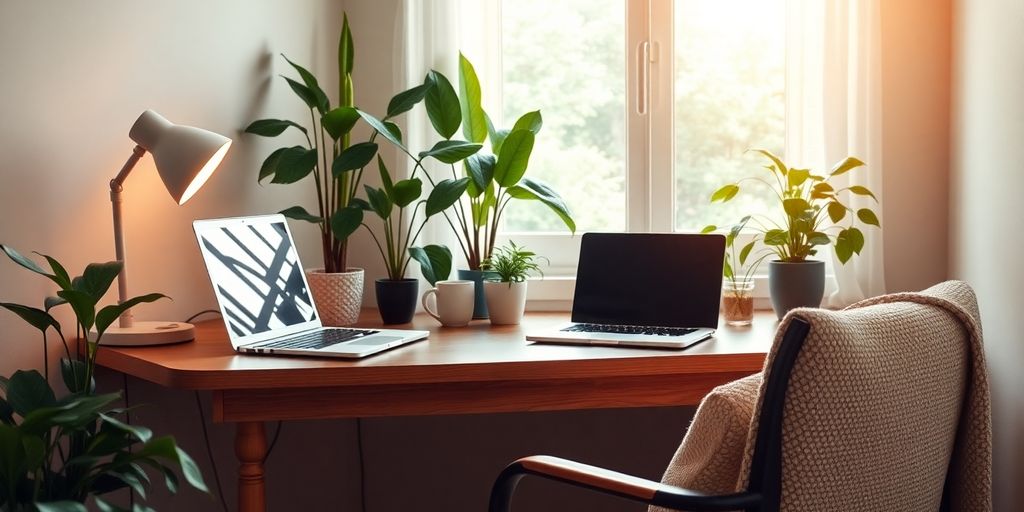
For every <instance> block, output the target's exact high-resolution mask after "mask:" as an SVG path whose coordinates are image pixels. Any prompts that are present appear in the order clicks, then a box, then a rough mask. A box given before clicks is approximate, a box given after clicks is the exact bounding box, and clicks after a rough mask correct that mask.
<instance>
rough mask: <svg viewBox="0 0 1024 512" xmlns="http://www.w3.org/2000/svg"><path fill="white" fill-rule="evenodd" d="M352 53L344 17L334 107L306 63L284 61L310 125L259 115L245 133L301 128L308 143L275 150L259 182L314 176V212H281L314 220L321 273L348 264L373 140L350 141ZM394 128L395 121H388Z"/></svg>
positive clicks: (342, 268) (270, 133) (284, 181)
mask: <svg viewBox="0 0 1024 512" xmlns="http://www.w3.org/2000/svg"><path fill="white" fill-rule="evenodd" d="M353 59H354V51H353V46H352V32H351V30H350V29H349V25H348V17H347V16H346V17H345V19H344V21H343V23H342V29H341V38H340V41H339V43H338V75H339V91H338V106H336V107H332V106H331V102H330V99H329V98H328V97H327V94H326V93H325V92H324V91H323V89H321V87H320V84H319V81H318V80H317V79H316V77H315V76H314V75H313V74H312V73H310V72H309V71H308V70H307V69H305V68H304V67H302V66H300V65H298V64H296V63H294V62H292V61H291V60H288V58H287V57H285V60H286V61H287V62H288V64H290V65H291V66H292V67H293V68H294V69H295V71H296V72H297V73H298V75H299V78H300V79H301V82H299V81H296V80H293V79H291V78H288V77H283V78H284V79H285V81H286V82H287V83H288V86H289V87H290V88H291V90H292V91H293V92H294V93H295V94H296V95H297V96H298V97H299V99H301V100H302V102H303V103H305V105H306V107H307V108H309V121H310V125H309V128H306V127H305V126H303V125H301V124H300V123H297V122H295V121H291V120H287V119H260V120H258V121H254V122H252V123H251V124H250V125H249V126H248V127H247V128H246V129H245V131H246V132H247V133H252V134H255V135H261V136H264V137H277V136H278V135H281V134H282V133H284V132H285V131H286V130H288V129H289V128H293V129H295V130H298V131H300V132H302V134H303V135H304V136H305V139H306V145H304V146H303V145H296V146H288V147H283V148H279V149H277V150H275V151H274V152H273V153H271V154H270V156H268V157H267V158H266V160H265V161H264V162H263V165H262V166H261V167H260V173H259V181H261V182H262V181H263V180H264V179H267V178H270V182H271V183H280V184H289V183H295V182H298V181H300V180H302V179H304V178H306V177H307V176H310V175H312V176H313V182H314V186H315V187H316V198H317V210H316V212H313V213H310V212H309V211H307V210H306V209H305V208H303V207H301V206H293V207H291V208H287V209H285V210H283V211H282V212H281V213H282V214H284V215H285V216H286V217H289V218H292V219H296V220H303V221H307V222H312V223H315V224H318V225H319V227H320V238H321V244H322V248H323V259H324V271H325V272H344V271H345V270H346V269H347V268H348V267H347V243H348V238H349V236H350V235H351V234H352V233H353V232H355V230H356V229H358V228H359V225H360V223H361V222H362V218H363V210H362V209H361V208H359V206H358V205H355V204H353V199H354V198H355V196H356V193H357V192H358V188H359V183H360V181H361V179H362V169H363V168H364V167H365V166H366V164H367V163H369V162H370V161H372V160H373V157H374V155H375V154H376V152H377V144H376V143H374V142H372V141H370V142H365V143H361V144H351V141H350V138H351V131H352V128H353V127H354V126H355V124H356V122H358V120H359V114H358V113H357V111H356V109H355V99H354V91H353V87H352V68H353ZM390 126H391V127H394V128H395V129H396V130H397V127H395V126H394V125H393V124H391V125H390Z"/></svg>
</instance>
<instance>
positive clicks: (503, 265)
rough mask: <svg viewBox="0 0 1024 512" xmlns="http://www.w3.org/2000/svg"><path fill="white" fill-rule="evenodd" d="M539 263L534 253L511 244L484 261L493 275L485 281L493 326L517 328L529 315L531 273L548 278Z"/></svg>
mask: <svg viewBox="0 0 1024 512" xmlns="http://www.w3.org/2000/svg"><path fill="white" fill-rule="evenodd" d="M538 259H540V258H539V257H538V256H537V255H536V254H534V253H533V252H531V251H527V250H525V249H524V248H522V247H519V246H518V245H516V244H515V242H511V241H510V242H509V243H508V245H506V246H503V247H499V248H497V249H496V250H495V251H494V254H493V255H492V256H491V257H490V258H487V259H486V260H484V262H483V268H485V269H487V270H489V271H491V272H492V273H493V274H492V275H491V276H490V277H488V279H487V281H484V294H485V296H486V298H487V310H488V311H489V312H490V318H491V324H493V325H515V324H518V323H519V322H520V321H522V319H523V312H524V311H526V278H527V277H529V275H530V273H531V272H536V273H538V274H540V275H541V276H543V275H544V273H543V272H541V270H540V266H538V265H537V260H538Z"/></svg>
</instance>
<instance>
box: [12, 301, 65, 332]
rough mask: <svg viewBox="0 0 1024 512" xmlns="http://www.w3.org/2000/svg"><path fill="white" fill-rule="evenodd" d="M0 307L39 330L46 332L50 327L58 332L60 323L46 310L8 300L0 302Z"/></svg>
mask: <svg viewBox="0 0 1024 512" xmlns="http://www.w3.org/2000/svg"><path fill="white" fill-rule="evenodd" d="M0 307H2V308H4V309H6V310H8V311H10V312H11V313H14V314H15V315H18V316H19V317H21V319H22V320H24V321H26V322H28V324H29V325H31V326H32V327H35V328H36V329H39V332H46V330H47V329H49V328H50V327H53V328H54V329H55V330H56V331H57V332H60V324H59V323H58V322H57V320H56V319H54V318H53V317H52V316H50V314H49V313H47V312H46V311H43V310H41V309H36V308H32V307H29V306H22V305H21V304H13V303H10V302H0Z"/></svg>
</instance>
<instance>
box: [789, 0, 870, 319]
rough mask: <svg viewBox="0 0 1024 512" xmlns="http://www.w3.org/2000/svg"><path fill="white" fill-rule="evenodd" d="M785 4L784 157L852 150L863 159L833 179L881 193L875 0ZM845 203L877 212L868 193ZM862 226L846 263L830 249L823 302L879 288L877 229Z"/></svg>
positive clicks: (798, 161)
mask: <svg viewBox="0 0 1024 512" xmlns="http://www.w3.org/2000/svg"><path fill="white" fill-rule="evenodd" d="M786 9H787V13H786V14H787V17H786V19H787V27H786V31H787V32H786V33H787V40H786V52H787V55H786V103H787V104H786V157H787V159H788V160H789V161H790V162H791V163H792V164H793V165H798V166H801V167H808V168H811V169H815V170H828V169H829V168H831V166H832V165H834V164H835V163H836V162H839V161H841V160H843V159H844V158H846V157H847V156H856V157H857V158H860V159H861V160H863V161H864V162H865V163H866V164H867V165H866V166H865V167H862V168H859V169H856V170H855V171H852V172H850V173H847V174H845V175H842V176H839V177H837V178H836V179H835V185H836V186H837V188H840V187H844V186H849V185H852V184H857V185H863V186H866V187H868V188H869V189H871V190H872V191H873V192H874V193H875V195H876V196H877V197H878V198H879V200H881V198H882V192H883V191H882V132H881V130H882V123H881V121H882V119H881V117H882V116H881V114H882V112H881V108H882V107H881V106H882V101H881V46H880V30H879V29H880V27H879V24H880V19H879V0H828V1H821V0H789V1H788V2H787V5H786ZM847 204H848V206H850V207H851V208H853V209H854V210H855V211H856V210H857V209H859V208H871V209H872V210H874V211H875V212H876V213H878V214H879V217H880V218H882V211H881V210H882V208H881V204H880V203H875V201H874V200H873V199H871V198H870V197H867V196H856V195H855V196H853V197H851V198H850V200H849V202H848V203H847ZM851 215H854V214H853V213H852V212H851ZM883 220H884V219H883ZM844 222H846V221H844ZM861 231H863V233H864V239H865V243H864V250H863V252H862V253H861V254H860V255H859V256H854V257H853V258H852V259H851V260H850V261H847V262H846V264H845V265H843V264H842V263H840V262H839V261H838V259H836V258H835V256H834V255H833V256H832V262H831V263H832V269H833V273H834V276H835V281H836V283H835V284H836V291H835V292H833V293H832V294H831V295H829V296H828V297H826V299H825V302H824V304H825V305H826V306H829V307H844V306H847V305H849V304H852V303H854V302H856V301H858V300H861V299H863V298H866V297H871V296H875V295H881V294H883V293H885V276H884V267H883V255H884V252H883V247H882V232H881V230H880V229H878V228H875V227H871V226H864V227H862V229H861Z"/></svg>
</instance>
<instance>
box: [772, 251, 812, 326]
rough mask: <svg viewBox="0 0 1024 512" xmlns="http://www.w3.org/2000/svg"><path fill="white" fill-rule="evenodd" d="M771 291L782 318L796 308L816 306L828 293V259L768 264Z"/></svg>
mask: <svg viewBox="0 0 1024 512" xmlns="http://www.w3.org/2000/svg"><path fill="white" fill-rule="evenodd" d="M768 290H769V292H770V294H771V299H772V309H774V310H775V315H776V316H778V317H779V320H781V319H782V317H784V316H786V313H788V312H789V310H791V309H795V308H816V307H818V306H820V305H821V299H822V297H824V296H825V262H824V261H810V260H809V261H801V262H796V263H789V262H785V261H771V262H769V263H768Z"/></svg>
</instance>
